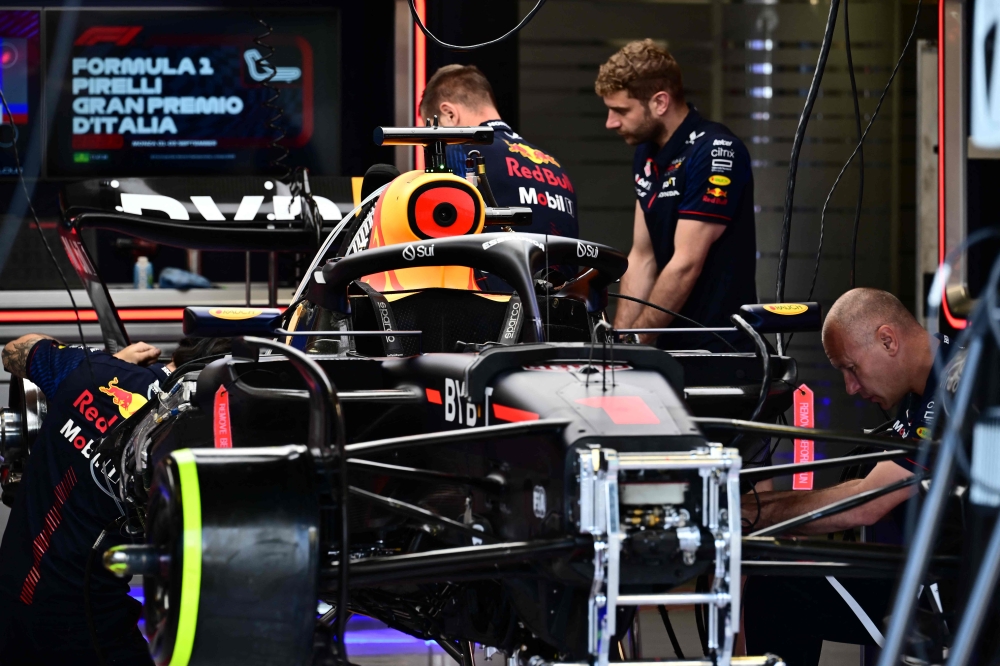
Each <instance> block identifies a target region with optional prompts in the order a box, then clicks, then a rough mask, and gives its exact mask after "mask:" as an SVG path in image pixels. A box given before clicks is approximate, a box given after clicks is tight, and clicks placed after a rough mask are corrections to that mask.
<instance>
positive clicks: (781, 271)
mask: <svg viewBox="0 0 1000 666" xmlns="http://www.w3.org/2000/svg"><path fill="white" fill-rule="evenodd" d="M839 7H840V0H830V14H829V16H828V17H827V19H826V31H825V33H824V34H823V44H822V46H821V47H820V51H819V59H818V60H817V61H816V71H814V72H813V78H812V82H811V83H810V84H809V92H808V94H807V95H806V104H805V106H804V107H803V108H802V115H801V116H799V124H798V127H796V128H795V138H794V139H793V141H792V154H791V157H790V159H789V162H788V183H787V185H786V187H785V211H784V215H783V219H782V223H781V245H780V248H779V250H778V278H777V284H776V285H775V294H776V295H775V302H777V303H781V302H782V301H784V298H785V273H786V272H787V270H788V245H789V242H790V240H791V234H792V204H793V202H794V200H795V177H796V175H797V173H798V170H799V153H801V152H802V142H803V141H804V140H805V136H806V127H807V126H808V125H809V116H810V115H811V114H812V108H813V104H815V102H816V95H817V94H819V85H820V82H821V81H822V80H823V71H824V70H825V69H826V60H827V58H828V57H829V55H830V46H832V44H833V31H834V28H835V27H836V24H837V9H838V8H839ZM783 351H784V345H783V344H782V340H781V334H780V333H779V334H778V353H779V354H781V353H783Z"/></svg>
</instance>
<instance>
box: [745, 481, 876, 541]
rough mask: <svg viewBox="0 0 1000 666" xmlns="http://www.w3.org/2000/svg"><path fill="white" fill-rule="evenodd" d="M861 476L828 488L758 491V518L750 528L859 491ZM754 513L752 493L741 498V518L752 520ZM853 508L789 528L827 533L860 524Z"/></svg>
mask: <svg viewBox="0 0 1000 666" xmlns="http://www.w3.org/2000/svg"><path fill="white" fill-rule="evenodd" d="M862 481H863V480H862V479H854V480H852V481H846V482H844V483H841V484H838V485H836V486H833V487H830V488H823V489H822V490H785V491H780V490H779V491H772V492H759V491H758V495H759V497H760V517H759V518H757V521H756V524H754V526H753V530H759V529H762V528H764V527H770V526H771V525H774V524H776V523H781V522H784V521H786V520H789V519H791V518H796V517H798V516H801V515H803V514H805V513H808V512H810V511H815V510H816V509H819V508H822V507H824V506H827V505H828V504H833V503H834V502H837V501H840V500H842V499H845V498H847V497H851V496H852V495H856V494H857V493H859V492H861V488H859V486H861V484H862ZM756 513H757V503H756V501H755V500H754V498H753V495H752V494H751V495H746V496H744V497H743V517H744V518H746V519H747V520H749V521H750V522H754V518H755V517H756ZM855 513H856V509H852V510H850V511H844V512H842V513H838V514H835V515H833V516H829V517H827V518H821V519H819V520H814V521H812V522H811V523H806V524H805V525H802V526H801V527H799V528H797V529H795V530H791V533H794V534H826V533H828V532H836V531H838V530H846V529H849V528H851V527H856V526H857V525H858V524H859V523H858V520H859V516H857V515H854V514H855Z"/></svg>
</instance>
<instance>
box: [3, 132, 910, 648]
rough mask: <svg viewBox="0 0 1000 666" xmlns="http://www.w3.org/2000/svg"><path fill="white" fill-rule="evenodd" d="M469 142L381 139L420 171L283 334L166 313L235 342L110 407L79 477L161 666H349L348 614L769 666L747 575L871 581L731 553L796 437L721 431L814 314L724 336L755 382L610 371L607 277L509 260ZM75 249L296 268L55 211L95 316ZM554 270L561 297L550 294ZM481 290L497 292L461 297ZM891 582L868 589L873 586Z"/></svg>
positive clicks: (327, 260) (110, 217)
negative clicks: (472, 170) (693, 630)
mask: <svg viewBox="0 0 1000 666" xmlns="http://www.w3.org/2000/svg"><path fill="white" fill-rule="evenodd" d="M490 133H492V129H490V128H484V127H478V128H450V129H444V128H418V129H392V128H387V129H379V130H377V131H376V140H377V141H378V142H379V143H382V144H384V145H391V144H422V145H424V146H425V149H426V155H427V164H429V165H431V167H430V168H429V169H428V170H427V171H419V172H417V171H415V172H409V173H404V174H402V175H399V176H398V177H396V178H394V179H392V180H391V182H389V183H388V184H385V185H383V186H382V187H379V188H378V189H377V190H376V191H375V192H374V193H372V194H371V195H370V196H368V197H367V198H366V199H365V200H364V201H363V202H362V203H361V205H360V206H358V207H357V208H355V210H354V211H353V212H352V213H351V214H350V215H347V216H346V217H344V218H343V219H342V220H339V221H337V223H336V225H335V226H333V225H327V226H324V223H322V222H321V223H319V224H318V226H317V228H322V229H323V234H324V240H323V241H322V243H321V245H320V247H319V249H318V251H317V252H316V254H315V258H314V259H313V260H312V262H311V264H310V266H309V268H308V270H307V271H306V272H305V277H304V278H303V280H302V282H301V284H300V286H299V287H298V290H297V293H296V295H295V297H294V299H293V301H292V303H291V304H290V306H289V307H288V308H287V309H286V310H280V309H274V310H271V309H263V308H257V309H253V308H188V309H187V311H186V312H185V332H186V333H187V334H189V335H194V336H204V337H213V336H227V337H228V336H239V337H237V338H236V343H235V344H234V350H233V353H232V354H231V355H228V356H226V357H224V358H219V359H214V360H213V359H203V360H200V361H195V362H192V363H191V364H189V365H187V366H184V367H182V368H180V369H179V370H178V371H177V372H176V373H175V374H174V375H173V376H172V377H171V380H170V382H169V383H168V384H167V385H165V386H163V387H162V390H161V392H160V393H159V394H158V395H156V396H154V397H153V398H152V399H150V400H149V401H148V402H146V403H145V404H135V403H129V400H132V399H133V397H132V395H131V394H129V395H127V396H126V395H119V394H118V393H116V387H113V386H108V387H107V392H108V393H109V395H112V396H113V397H115V399H116V404H118V405H119V407H120V409H121V410H123V413H124V412H125V411H128V412H129V413H130V414H131V418H128V420H127V421H125V422H124V423H122V424H121V425H120V426H119V427H118V428H117V429H115V430H114V431H113V432H112V434H110V435H109V436H108V437H107V438H106V439H105V440H103V441H102V443H101V444H100V451H101V452H102V454H103V455H104V456H105V457H108V456H110V457H112V458H113V460H114V461H115V474H114V475H113V477H111V478H109V479H108V482H109V487H111V488H112V489H113V490H114V491H115V492H116V493H117V495H118V497H119V499H120V500H121V501H122V502H125V503H127V504H128V505H129V506H131V507H132V508H133V509H134V510H135V511H137V512H138V513H139V514H140V515H141V516H142V524H143V526H144V532H145V543H144V544H143V545H137V546H128V547H118V548H116V549H113V550H111V551H108V552H107V553H105V554H104V563H105V566H107V567H108V568H109V569H111V570H112V571H115V572H118V573H120V574H122V575H130V574H137V573H138V574H143V576H144V585H145V600H146V601H145V613H146V626H147V632H148V634H149V638H150V649H151V651H152V654H153V656H154V658H155V660H156V661H157V663H159V664H168V663H169V664H178V665H180V664H194V665H201V664H230V663H232V664H237V663H238V664H265V663H267V664H270V663H279V662H280V663H287V664H314V663H315V664H324V663H340V662H343V663H348V662H347V658H348V655H347V651H346V648H345V641H344V633H345V627H346V624H345V623H346V620H347V618H348V616H349V615H350V614H353V613H360V614H364V615H367V616H371V617H375V618H378V619H379V620H381V621H383V622H384V623H386V624H387V625H389V626H390V627H393V628H396V629H398V630H400V631H403V632H406V633H408V634H411V635H413V636H417V637H420V638H423V639H427V640H434V641H437V642H438V643H439V644H440V645H441V646H442V647H443V648H444V649H445V650H446V651H447V652H448V653H449V654H451V655H452V656H453V657H454V658H455V659H456V660H457V661H459V662H460V663H463V664H464V665H465V666H472V660H473V646H474V645H475V644H477V643H478V644H481V645H484V646H487V647H488V648H489V649H490V650H492V651H500V652H503V653H504V655H505V657H506V658H507V659H508V660H509V661H508V663H509V664H511V665H512V666H513V665H528V664H530V665H531V666H542V665H544V664H561V663H581V664H582V663H590V664H606V663H608V662H609V660H611V659H613V658H615V659H617V657H618V654H619V646H620V641H621V640H622V638H623V636H624V635H625V634H626V632H628V630H629V628H630V626H631V624H632V619H633V616H634V614H635V609H636V608H637V607H638V606H640V605H659V606H664V607H670V606H678V605H684V606H688V605H692V604H694V605H696V606H698V607H699V608H702V609H705V612H704V617H705V619H706V623H705V627H704V643H703V645H704V648H705V656H704V657H701V658H698V659H696V660H694V661H688V662H685V663H690V664H715V663H717V664H723V665H725V664H729V663H733V662H736V663H742V664H761V665H763V664H766V663H775V662H777V661H778V658H776V657H773V656H759V657H734V656H733V652H734V644H735V636H736V634H737V632H738V630H739V608H740V578H741V576H742V575H743V574H744V572H745V570H746V568H747V565H757V566H758V567H759V566H760V565H761V564H767V565H768V566H769V567H770V570H771V571H780V572H783V573H787V572H788V571H792V570H794V571H796V572H799V573H801V572H805V573H806V574H807V575H818V573H819V572H821V570H822V566H820V565H830V564H842V563H844V562H854V563H858V562H865V561H867V559H866V558H868V554H867V553H865V552H862V551H863V549H862V548H861V547H860V546H852V545H851V544H831V545H830V546H828V547H827V546H824V547H822V548H820V547H816V546H808V547H807V546H802V545H799V546H795V544H792V543H790V542H780V541H776V540H774V539H756V540H753V539H752V540H745V539H743V537H742V527H741V524H740V519H739V516H740V495H741V477H742V480H743V481H744V485H745V482H746V481H748V480H753V479H756V478H764V477H766V476H775V475H777V474H780V473H789V472H790V470H786V469H776V470H774V471H770V472H769V471H767V470H763V471H762V470H759V469H757V470H754V469H744V465H743V456H744V455H749V452H750V451H751V448H753V446H755V445H756V446H758V447H759V445H760V443H761V442H760V436H761V435H762V434H768V433H772V434H779V435H780V434H782V433H783V434H786V435H787V434H793V435H794V434H799V431H797V430H796V429H794V428H785V429H781V428H780V427H777V426H766V425H763V424H760V423H751V422H746V421H740V420H739V419H748V418H750V417H754V418H755V419H756V420H757V421H771V420H773V418H774V416H776V415H777V414H779V413H781V412H783V411H784V410H785V409H787V407H788V406H789V404H790V402H791V390H792V388H793V387H794V386H795V384H796V382H795V377H796V368H795V363H794V361H793V360H792V359H791V358H788V357H784V356H778V355H775V354H773V353H771V352H770V351H769V349H768V348H767V346H766V344H765V343H764V342H763V339H762V337H761V333H763V332H768V331H774V330H778V327H779V326H780V327H783V329H782V330H788V329H790V328H797V329H800V330H806V329H813V330H815V328H816V327H817V326H818V322H819V313H818V307H817V306H815V304H807V305H803V306H802V307H799V308H795V311H796V312H797V313H798V314H795V315H791V316H789V315H782V316H773V312H774V310H775V308H770V309H768V308H767V307H766V306H753V305H750V306H747V307H746V308H744V311H743V312H742V313H741V316H737V317H735V318H734V322H735V324H736V326H737V328H736V329H735V330H737V331H742V332H743V333H744V334H745V335H747V336H749V337H750V338H752V339H753V340H754V342H755V345H756V348H757V349H758V351H757V353H755V354H754V353H748V354H742V353H730V354H712V353H708V352H700V351H696V350H695V351H687V352H665V351H662V350H659V349H656V348H654V347H647V346H642V345H637V344H622V343H621V342H620V339H619V338H620V336H619V335H618V333H617V332H614V331H612V330H611V326H610V325H609V323H608V320H607V318H606V316H605V312H604V310H605V307H606V305H607V299H608V287H609V286H610V285H612V284H613V283H614V282H616V281H617V280H618V279H619V278H620V277H621V276H622V274H623V273H624V272H625V269H626V267H627V259H626V257H625V255H624V254H622V253H621V252H619V251H618V250H616V249H614V248H611V247H608V246H605V245H601V244H598V243H591V242H588V241H582V240H581V241H577V240H575V239H566V238H556V237H547V236H541V235H532V234H520V233H517V232H515V231H513V230H512V227H515V226H516V225H517V223H518V222H519V221H523V220H524V218H525V216H526V215H528V214H530V213H529V212H526V211H524V210H523V209H516V208H513V209H512V208H502V207H499V206H497V205H496V202H495V201H492V196H491V194H490V190H489V186H488V175H487V174H485V173H484V172H483V170H482V169H481V168H480V169H478V177H477V178H474V179H471V180H467V179H461V178H458V177H455V176H453V175H451V174H449V173H446V172H445V169H444V167H443V159H438V158H439V157H440V156H442V155H443V152H444V151H443V146H444V145H445V144H446V143H473V144H475V143H477V142H488V141H489V140H491V139H492V137H491V136H487V135H488V134H490ZM439 165H440V166H439ZM308 209H309V206H308V205H307V204H306V203H305V202H304V203H303V204H302V206H301V210H302V211H303V214H302V216H303V217H307V216H308V215H309V214H310V213H309V211H308ZM126 223H127V224H126ZM296 224H297V225H298V226H295V225H296ZM88 225H89V226H105V227H112V228H129V229H131V233H136V234H138V235H143V236H145V237H148V238H151V239H153V240H156V241H158V242H167V243H171V244H174V245H179V246H186V247H200V248H202V249H229V250H240V251H242V250H246V249H248V246H252V247H253V248H256V249H261V248H265V247H268V248H270V249H274V248H276V247H283V248H285V249H288V248H293V249H294V248H299V249H300V250H301V247H302V246H305V245H307V243H306V238H307V237H308V236H309V234H310V233H311V231H310V229H309V228H307V226H306V225H304V224H302V223H301V221H300V220H296V221H295V222H294V223H293V222H290V223H289V226H288V227H287V228H285V227H283V228H280V229H273V228H272V229H267V228H266V227H265V226H263V225H261V226H258V227H253V228H251V227H248V228H247V229H246V230H245V233H243V232H241V233H231V230H230V233H228V234H226V233H222V231H220V228H219V227H218V226H215V227H213V226H212V224H210V222H209V221H208V220H206V221H205V222H200V223H191V224H188V225H185V224H180V223H176V222H173V221H165V220H162V219H158V218H152V217H143V216H140V215H131V214H127V213H110V212H107V211H102V210H93V209H92V210H79V209H72V208H71V209H68V210H67V213H66V216H65V221H64V224H63V229H62V232H63V236H64V238H65V239H67V240H66V242H65V245H66V247H67V248H68V249H71V250H73V251H74V252H76V253H77V254H76V257H75V259H76V261H75V262H74V266H75V267H76V268H77V270H78V273H80V275H81V278H82V279H84V282H85V284H87V285H88V290H89V291H90V293H91V295H92V300H93V302H94V303H95V308H96V309H97V310H98V312H99V313H102V303H105V302H106V304H107V305H109V306H110V305H113V304H110V298H109V297H108V296H107V293H108V292H107V290H106V289H104V287H103V284H102V283H101V282H100V278H99V277H98V276H97V273H96V271H94V270H92V264H91V263H90V262H89V260H88V258H87V254H86V248H85V247H84V246H83V245H82V243H80V244H79V245H76V244H75V243H77V241H78V239H79V231H80V230H81V229H82V228H84V227H86V226H88ZM271 226H272V227H273V226H274V225H271ZM487 227H491V229H487ZM492 229H497V231H493V230H492ZM268 232H272V233H271V235H268ZM267 239H271V240H267ZM565 265H572V266H578V267H579V272H578V274H577V275H576V276H575V277H573V278H572V279H565V278H560V277H556V276H555V274H554V273H553V272H552V271H550V270H549V267H551V266H565ZM482 272H488V273H491V274H494V275H496V276H499V277H500V278H502V279H503V280H504V281H505V282H506V283H507V284H509V285H510V286H511V291H510V293H495V292H485V291H482V290H480V289H479V287H478V286H477V285H478V280H477V277H478V276H479V275H480V274H481V273H482ZM778 309H780V308H778ZM776 322H777V323H776ZM102 329H103V330H104V331H105V337H106V339H107V340H108V344H109V346H113V345H114V344H116V341H117V342H119V343H120V342H124V341H127V337H126V336H125V333H124V326H123V325H122V323H121V321H120V320H118V319H117V317H115V316H114V313H113V310H108V309H104V310H103V315H102ZM101 390H105V389H103V388H102V389H101ZM22 411H23V410H22ZM737 430H741V431H743V432H744V435H740V436H738V437H737V438H735V439H734V438H733V434H734V432H735V431H737ZM9 432H11V433H14V432H16V433H21V432H22V430H21V429H20V423H18V426H17V428H14V427H13V426H11V428H10V429H9ZM710 435H711V436H710ZM745 435H750V436H749V437H747V436H745ZM814 436H824V434H823V433H817V434H814ZM826 436H828V437H831V438H833V439H837V438H839V439H840V440H842V441H865V438H864V437H858V436H856V435H848V434H837V433H826ZM11 437H13V435H11ZM8 446H9V445H8ZM4 455H5V456H6V455H7V453H6V452H5V453H4ZM831 462H834V461H825V462H824V461H820V462H817V463H811V464H808V465H799V466H797V467H795V470H805V469H817V468H820V467H822V466H824V465H829V464H830V463H831ZM834 464H835V463H834ZM892 557H896V558H897V559H896V560H895V561H896V562H898V553H895V554H892V553H889V554H886V553H885V552H884V550H883V551H880V554H879V558H881V559H879V564H878V566H875V567H874V568H873V569H871V570H870V571H869V575H893V574H892V573H891V570H890V569H889V568H888V567H887V566H886V565H885V562H886V561H888V560H891V559H892ZM887 558H888V560H887ZM761 559H763V560H767V561H766V562H763V563H762V562H761ZM817 559H819V560H823V561H821V562H816V560H817ZM783 561H789V562H791V564H785V563H783ZM745 562H746V564H745ZM810 563H811V564H810ZM793 565H794V566H793ZM758 570H759V569H758ZM819 575H822V574H821V573H819ZM696 578H698V579H699V580H700V581H702V582H701V584H700V585H699V587H698V588H697V590H696V591H695V592H678V591H677V589H676V588H677V587H678V586H679V585H681V584H682V583H685V582H687V581H690V580H692V579H696ZM318 604H319V605H320V606H319V607H320V608H321V609H322V612H321V613H318V612H317V606H318Z"/></svg>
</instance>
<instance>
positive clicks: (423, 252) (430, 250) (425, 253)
mask: <svg viewBox="0 0 1000 666" xmlns="http://www.w3.org/2000/svg"><path fill="white" fill-rule="evenodd" d="M433 256H434V246H433V245H407V246H406V247H404V248H403V259H406V260H407V261H413V260H414V259H416V258H417V257H420V258H421V259H423V258H426V257H433Z"/></svg>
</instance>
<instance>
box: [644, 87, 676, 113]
mask: <svg viewBox="0 0 1000 666" xmlns="http://www.w3.org/2000/svg"><path fill="white" fill-rule="evenodd" d="M671 103H673V100H672V99H671V98H670V93H668V92H666V91H663V90H661V91H660V92H658V93H656V94H655V95H653V96H652V97H650V98H649V111H650V113H652V114H653V115H654V116H663V115H666V113H667V111H668V110H670V105H671Z"/></svg>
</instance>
